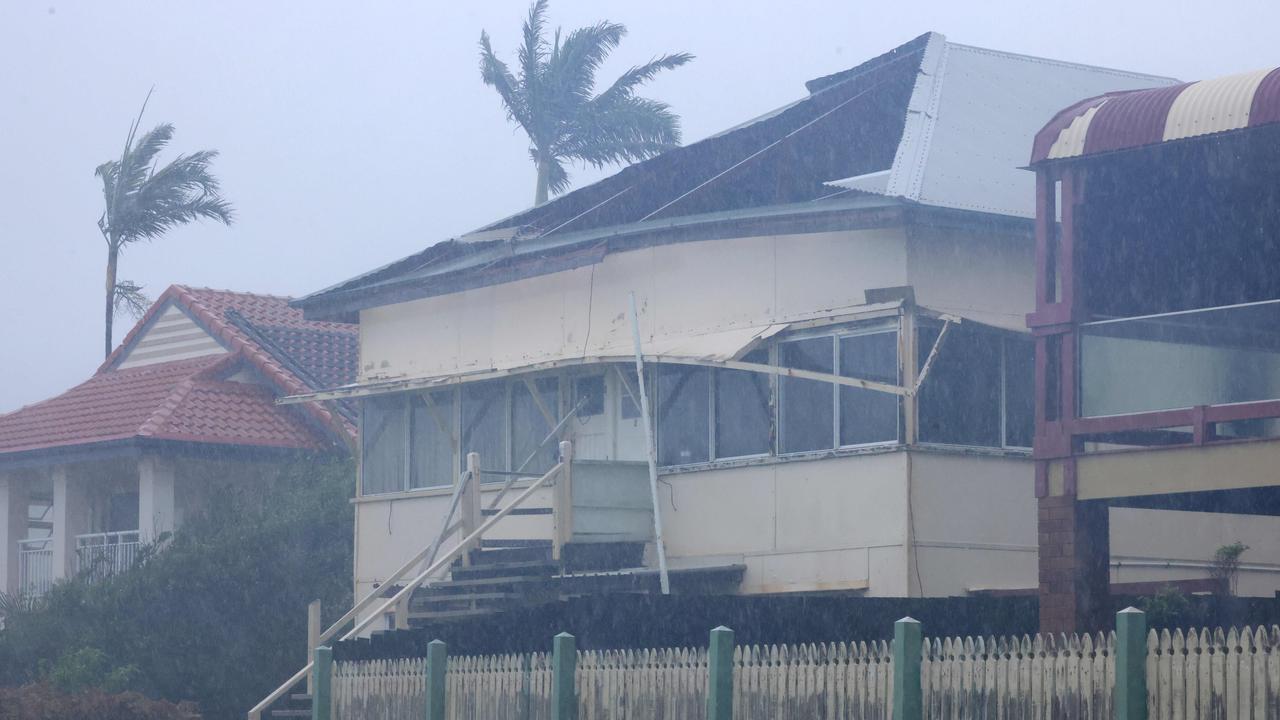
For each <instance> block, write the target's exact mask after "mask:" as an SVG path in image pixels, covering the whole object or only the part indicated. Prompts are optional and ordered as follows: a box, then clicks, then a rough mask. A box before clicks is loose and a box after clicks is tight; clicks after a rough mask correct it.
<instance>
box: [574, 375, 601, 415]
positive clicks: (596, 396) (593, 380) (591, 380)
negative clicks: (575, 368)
mask: <svg viewBox="0 0 1280 720" xmlns="http://www.w3.org/2000/svg"><path fill="white" fill-rule="evenodd" d="M579 405H580V406H581V407H579ZM573 406H574V407H577V408H578V417H580V418H586V417H593V416H595V415H603V414H604V376H603V375H588V376H586V377H580V378H578V379H576V380H574V381H573Z"/></svg>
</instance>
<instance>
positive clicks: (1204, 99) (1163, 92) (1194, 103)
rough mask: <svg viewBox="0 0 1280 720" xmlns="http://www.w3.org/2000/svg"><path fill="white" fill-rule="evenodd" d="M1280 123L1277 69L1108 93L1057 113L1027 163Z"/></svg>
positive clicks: (1036, 142)
mask: <svg viewBox="0 0 1280 720" xmlns="http://www.w3.org/2000/svg"><path fill="white" fill-rule="evenodd" d="M1276 122H1280V68H1268V69H1263V70H1255V71H1252V72H1246V73H1240V74H1238V75H1228V76H1226V77H1220V78H1214V79H1211V80H1201V81H1199V82H1191V83H1182V84H1179V85H1174V86H1172V87H1162V88H1151V89H1146V90H1138V91H1130V92H1112V93H1106V94H1102V95H1096V96H1094V97H1090V98H1088V99H1086V100H1081V101H1079V102H1076V103H1074V104H1073V105H1071V106H1069V107H1067V108H1066V109H1065V110H1062V111H1061V112H1059V113H1058V114H1057V115H1055V116H1054V117H1053V119H1052V120H1050V121H1049V123H1048V124H1046V125H1045V126H1044V127H1043V128H1042V129H1041V130H1040V132H1038V133H1037V134H1036V137H1035V142H1034V145H1033V147H1032V151H1031V162H1032V163H1033V164H1035V163H1040V162H1044V161H1048V160H1063V159H1068V158H1077V157H1083V156H1086V155H1097V154H1100V153H1109V152H1116V151H1120V150H1128V149H1132V148H1138V147H1145V146H1150V145H1157V144H1160V143H1164V142H1170V141H1174V140H1183V139H1187V138H1193V137H1201V136H1205V135H1215V134H1219V133H1225V132H1232V131H1236V130H1242V129H1245V128H1252V127H1259V126H1262V125H1268V124H1272V123H1276Z"/></svg>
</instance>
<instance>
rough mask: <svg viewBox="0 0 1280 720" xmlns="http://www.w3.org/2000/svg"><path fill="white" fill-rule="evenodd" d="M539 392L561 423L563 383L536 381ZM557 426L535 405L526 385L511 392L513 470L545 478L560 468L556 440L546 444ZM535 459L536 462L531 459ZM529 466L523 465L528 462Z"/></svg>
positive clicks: (545, 379) (520, 383) (544, 404)
mask: <svg viewBox="0 0 1280 720" xmlns="http://www.w3.org/2000/svg"><path fill="white" fill-rule="evenodd" d="M534 386H535V387H536V388H537V390H538V398H539V399H541V400H542V406H543V407H544V408H546V410H547V412H550V413H551V414H552V416H553V417H554V418H555V419H556V422H559V420H560V381H559V380H557V379H556V378H553V377H551V378H539V379H537V380H534ZM554 427H555V424H553V423H551V422H549V421H548V420H547V416H546V414H544V413H543V412H542V409H541V408H539V407H538V404H537V403H536V402H534V401H533V396H532V395H530V394H529V388H528V386H527V385H525V383H524V382H523V381H516V383H515V385H514V386H513V387H512V388H511V467H512V469H514V470H517V471H520V472H527V473H529V474H531V475H541V474H542V473H545V472H546V471H548V470H550V469H551V468H552V466H554V465H555V464H556V460H557V459H558V458H557V454H558V453H559V452H560V445H559V443H558V442H557V441H556V440H555V438H552V439H551V440H548V441H547V442H546V443H545V444H542V441H543V440H546V437H547V434H548V433H550V432H551V430H552V428H554ZM530 455H532V456H533V458H532V459H529V456H530ZM526 460H528V461H529V464H528V465H524V466H523V467H521V465H522V464H523V463H524V462H525V461H526Z"/></svg>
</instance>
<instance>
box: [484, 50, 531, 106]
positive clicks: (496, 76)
mask: <svg viewBox="0 0 1280 720" xmlns="http://www.w3.org/2000/svg"><path fill="white" fill-rule="evenodd" d="M480 78H481V79H482V80H483V81H484V84H485V85H488V86H490V87H492V88H493V89H494V90H497V91H498V96H499V97H501V98H502V104H503V106H504V107H505V108H506V110H507V119H508V120H515V121H516V122H518V123H520V126H521V127H525V128H526V129H527V128H528V119H529V115H528V112H527V111H526V108H525V104H524V98H523V96H522V95H521V94H520V86H519V83H518V82H517V81H516V78H515V76H514V75H512V74H511V70H510V68H508V67H507V64H506V63H504V62H503V61H501V60H499V59H498V56H497V55H495V54H494V52H493V47H492V46H491V45H490V44H489V33H487V32H483V31H481V33H480Z"/></svg>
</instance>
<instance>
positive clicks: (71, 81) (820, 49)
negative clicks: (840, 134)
mask: <svg viewBox="0 0 1280 720" xmlns="http://www.w3.org/2000/svg"><path fill="white" fill-rule="evenodd" d="M527 7H528V6H527V4H526V3H525V2H524V1H523V0H502V1H501V2H498V1H492V2H429V1H427V0H418V1H417V2H351V1H350V0H348V1H346V2H320V1H318V0H317V1H312V2H301V1H293V2H264V1H263V0H245V1H231V0H217V1H216V2H213V1H210V2H185V1H184V2H179V1H178V0H163V1H156V2H142V1H125V0H120V1H119V2H108V1H107V0H84V1H81V2H49V1H46V2H27V1H26V0H2V2H0V246H2V247H3V254H2V255H0V327H2V328H3V331H4V332H3V335H2V336H0V337H2V339H0V412H5V411H8V410H12V409H15V408H17V407H19V406H21V405H24V404H28V403H32V402H36V401H38V400H41V399H43V398H46V397H49V396H51V395H54V394H56V393H58V392H61V391H62V390H64V389H66V388H68V387H70V386H72V385H75V384H76V383H79V382H81V381H83V380H84V379H86V378H87V377H88V376H89V375H90V374H91V373H92V372H93V371H94V369H95V368H96V367H97V365H98V364H99V363H100V362H101V359H102V358H101V347H102V340H101V334H102V330H101V323H102V309H101V303H102V294H103V276H104V266H105V255H106V253H105V246H104V244H103V241H102V238H101V236H100V235H99V233H98V229H97V227H96V226H95V222H96V221H97V219H98V216H99V214H100V213H101V211H102V207H101V205H102V198H101V190H100V186H99V184H98V181H97V179H96V178H95V177H94V176H93V169H94V167H96V166H97V165H98V164H99V163H101V162H103V161H105V160H108V159H111V158H114V157H118V155H119V152H120V147H121V145H122V143H123V139H124V135H125V133H126V131H127V129H128V125H129V122H130V120H131V118H132V117H133V115H134V114H135V113H136V112H137V109H138V106H139V104H140V103H141V101H142V98H143V96H144V95H145V94H146V92H147V89H148V88H150V87H152V86H153V85H154V86H155V95H154V97H153V99H152V101H151V105H150V107H149V108H148V110H147V116H146V118H145V123H144V124H145V125H146V126H147V127H150V126H153V125H154V124H156V123H159V122H172V123H174V124H175V125H176V126H177V135H176V138H175V143H174V147H175V148H177V149H179V150H182V151H191V150H196V149H201V148H216V149H218V150H220V151H221V153H222V156H221V157H220V158H219V159H218V161H217V163H216V166H215V169H216V172H217V174H218V176H219V177H220V178H221V179H222V182H223V186H224V188H225V191H226V194H227V196H228V197H229V198H230V199H231V201H232V202H233V203H234V204H235V207H236V212H237V221H236V224H235V225H234V226H233V227H231V228H224V227H222V226H216V225H208V224H206V225H198V226H190V227H187V228H183V229H180V230H177V231H174V232H172V233H170V234H169V236H168V237H166V238H164V239H163V240H162V241H160V242H157V243H154V244H150V245H140V246H134V247H131V248H129V249H128V251H127V252H126V253H125V254H124V256H123V259H122V262H121V277H122V278H126V279H131V280H135V281H138V282H141V283H143V284H144V285H145V286H146V288H147V290H148V292H149V293H150V294H151V296H152V297H154V296H155V295H157V294H159V293H160V292H161V291H163V290H164V288H165V287H166V286H168V285H169V284H171V283H184V284H189V285H197V286H207V287H216V288H229V289H234V290H247V291H254V292H264V293H274V294H284V295H295V296H296V295H301V294H305V293H308V292H311V291H314V290H317V289H320V288H322V287H325V286H327V285H330V284H332V283H334V282H337V281H339V280H342V279H344V278H347V277H349V276H351V275H354V274H356V273H359V272H362V271H364V270H367V269H369V268H371V267H375V266H378V265H381V264H383V263H386V262H388V261H390V260H393V259H395V258H398V257H402V256H404V255H407V254H409V253H412V252H415V251H417V250H419V249H421V248H423V247H424V246H426V245H429V244H431V243H433V242H436V241H438V240H440V239H443V238H446V237H449V236H452V235H457V234H460V233H462V232H466V231H467V230H471V229H474V228H475V227H477V226H480V225H482V224H484V223H486V222H487V221H490V220H494V219H497V218H499V217H502V216H505V215H508V214H510V213H512V212H515V211H517V210H519V209H521V208H522V207H524V206H525V205H527V204H528V203H529V201H530V200H531V198H532V193H533V180H534V176H533V170H532V168H531V166H530V165H529V161H528V156H527V154H526V148H527V144H526V141H525V139H524V137H523V136H522V135H521V134H520V133H519V132H518V131H517V130H516V129H515V128H514V127H512V126H510V125H508V124H507V122H506V119H505V116H504V114H503V112H502V109H501V107H500V105H499V102H498V99H497V96H496V95H495V94H494V92H493V90H492V89H490V88H487V87H485V86H484V85H482V84H481V82H480V79H479V72H478V70H477V59H476V53H477V51H476V41H477V39H478V38H479V35H480V30H481V29H482V28H483V29H487V30H488V31H489V32H490V34H491V35H492V36H493V41H494V44H495V47H496V49H497V50H498V51H499V52H500V53H502V54H503V55H504V56H507V57H510V55H511V53H513V52H514V48H515V46H516V43H517V41H518V39H519V24H520V21H521V19H522V17H523V15H524V13H525V11H526V10H527ZM606 18H607V19H610V20H613V21H617V22H622V23H624V24H626V25H627V27H628V28H629V29H630V35H629V37H628V38H627V39H626V40H625V41H624V43H623V45H622V47H621V48H620V49H619V50H618V51H617V52H616V53H615V55H614V58H613V60H612V61H611V64H610V65H609V66H608V67H607V68H606V69H605V72H604V73H603V76H602V77H604V79H605V80H611V79H612V78H613V77H614V76H616V74H617V73H618V72H620V71H621V70H623V69H625V68H626V67H628V66H630V65H632V64H635V63H638V62H642V61H644V60H647V59H649V58H650V57H651V56H653V55H655V54H658V53H662V52H667V51H676V50H685V51H688V52H692V53H694V54H696V55H697V60H696V61H695V62H694V63H692V64H691V65H688V66H686V67H684V68H681V69H678V70H676V71H674V72H671V73H668V74H666V75H664V76H663V77H662V78H661V79H659V80H658V81H657V82H655V83H653V84H652V85H651V86H650V88H649V90H648V91H647V94H650V95H652V96H654V97H659V98H661V99H663V100H666V101H668V102H670V103H671V104H672V105H673V106H674V107H675V109H676V111H677V112H678V113H679V114H680V115H681V116H682V117H683V121H684V132H685V140H686V141H692V140H697V139H699V138H702V137H705V136H706V135H709V134H711V133H714V132H716V131H719V130H722V129H724V128H726V127H729V126H731V125H734V124H737V123H739V122H741V121H743V120H746V119H749V118H751V117H753V116H755V115H757V114H760V113H762V112H765V111H767V110H770V109H772V108H774V107H776V106H778V105H781V104H783V103H786V102H789V101H791V100H794V99H796V98H798V97H800V96H802V95H803V94H804V92H805V91H804V86H803V83H804V81H805V80H807V79H810V78H813V77H818V76H820V75H825V74H829V73H832V72H835V71H837V70H841V69H844V68H847V67H851V66H853V65H856V64H858V63H859V62H861V61H863V60H865V59H866V58H869V57H871V56H874V55H877V54H879V53H882V52H884V51H886V50H888V49H890V48H893V47H894V46H896V45H899V44H901V43H903V42H905V41H907V40H910V39H911V38H913V37H915V36H917V35H919V34H921V33H923V32H925V31H928V30H934V31H938V32H941V33H943V34H945V35H946V36H947V38H948V39H949V40H952V41H955V42H960V43H966V44H971V45H979V46H984V47H990V48H996V49H1000V50H1008V51H1013V52H1020V53H1026V54H1031V55H1041V56H1045V57H1050V58H1057V59H1063V60H1071V61H1077V62H1083V63H1090V64H1095V65H1102V66H1108V67H1117V68H1123V69H1128V70H1135V71H1141V72H1147V73H1154V74H1163V75H1172V76H1176V77H1180V78H1184V79H1196V78H1201V77H1211V76H1214V75H1221V74H1226V73H1231V72H1237V71H1243V70H1250V69H1257V68H1261V67H1266V66H1269V65H1276V64H1280V54H1278V53H1277V49H1276V47H1277V46H1276V44H1275V29H1276V28H1277V27H1280V2H1276V0H1256V1H1254V2H1239V1H1237V2H1231V1H1223V0H1219V1H1218V2H1213V3H1208V2H1176V1H1173V0H1143V1H1142V2H1125V1H1123V0H1122V1H1119V2H1118V1H1117V0H1110V1H1108V2H1086V1H1083V0H1077V1H1076V2H1072V3H1044V2H1027V1H1026V0H1016V1H1012V2H981V3H960V2H956V1H955V0H916V2H912V3H884V2H875V3H872V2H862V1H861V0H843V1H842V2H816V1H813V0H789V1H788V2H777V1H776V0H775V1H773V2H766V1H763V0H736V1H735V2H732V3H729V2H694V1H692V0H684V1H682V2H667V1H666V0H649V1H647V2H622V1H620V0H610V1H602V0H595V1H588V0H554V1H553V2H552V5H551V19H552V22H553V24H563V25H564V26H566V27H576V26H578V25H582V24H586V23H589V22H593V21H596V20H600V19H606ZM594 177H599V173H588V172H577V173H575V174H574V178H575V179H576V180H578V181H582V180H586V179H590V178H594ZM131 325H132V321H131V320H130V319H128V318H122V319H121V320H120V321H119V322H118V323H117V340H118V339H119V338H120V337H121V336H122V335H123V333H124V332H125V331H127V330H128V328H129V327H130V326H131Z"/></svg>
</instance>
